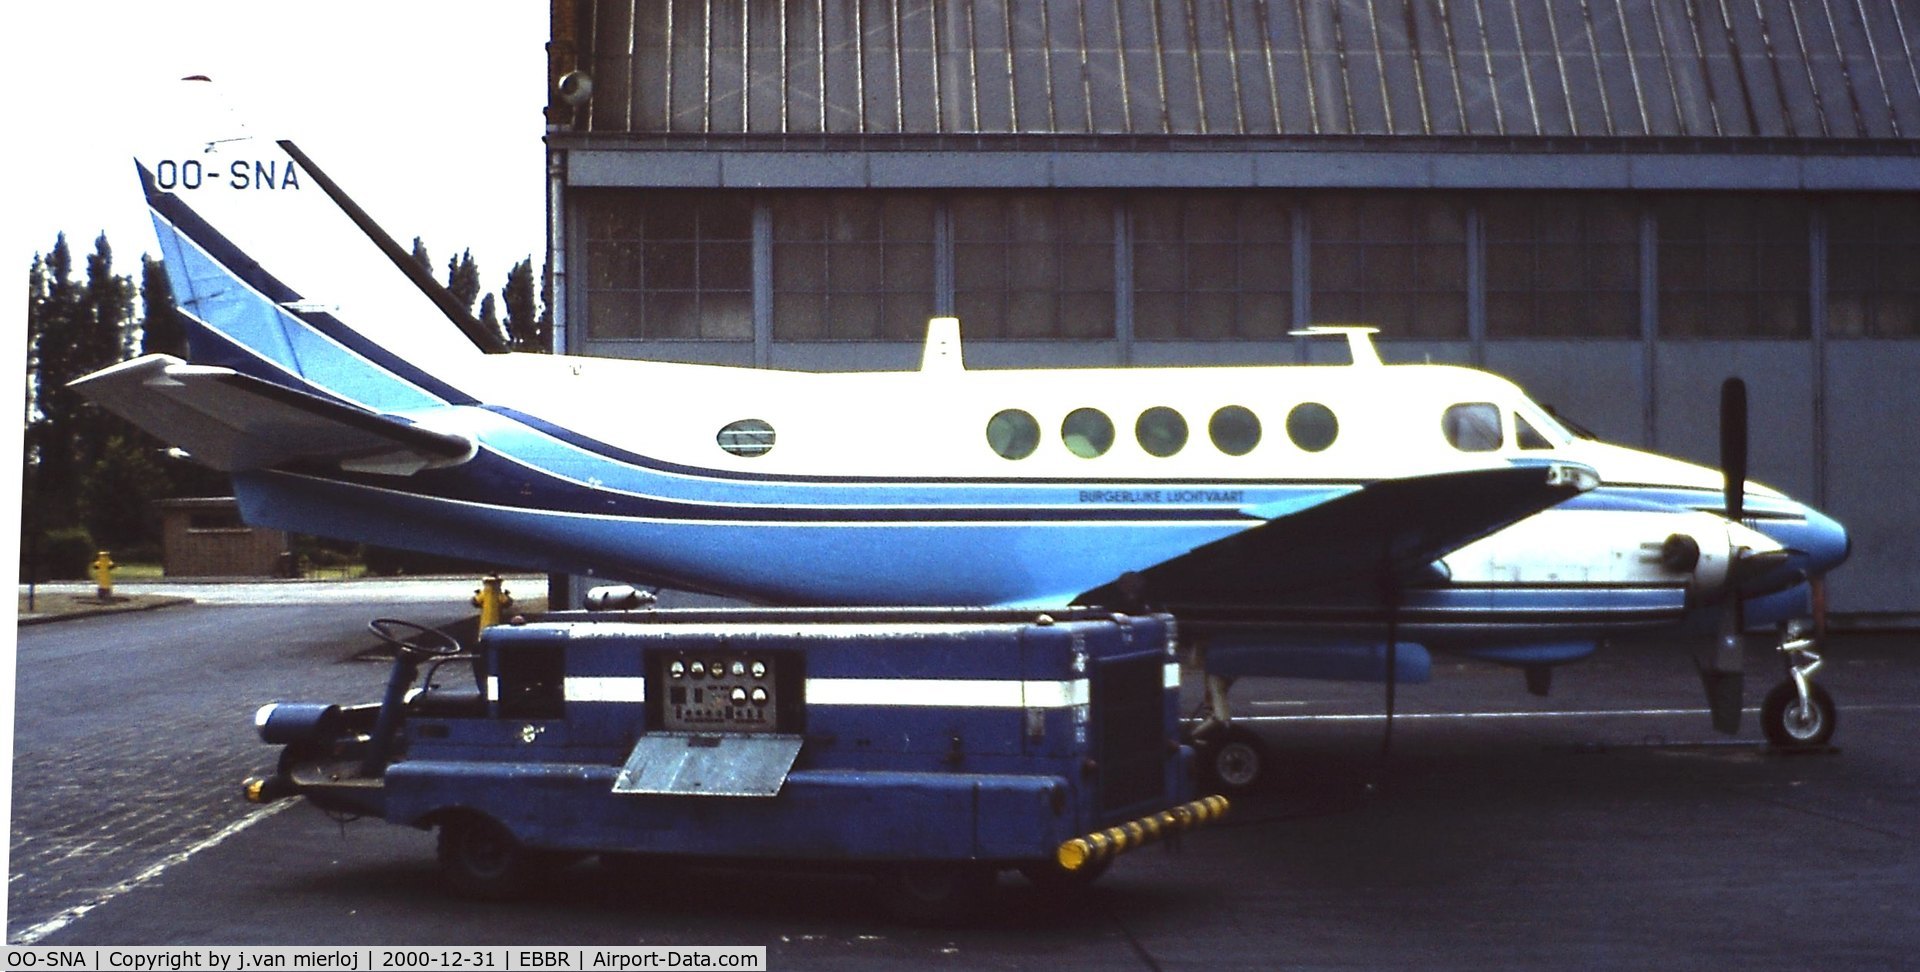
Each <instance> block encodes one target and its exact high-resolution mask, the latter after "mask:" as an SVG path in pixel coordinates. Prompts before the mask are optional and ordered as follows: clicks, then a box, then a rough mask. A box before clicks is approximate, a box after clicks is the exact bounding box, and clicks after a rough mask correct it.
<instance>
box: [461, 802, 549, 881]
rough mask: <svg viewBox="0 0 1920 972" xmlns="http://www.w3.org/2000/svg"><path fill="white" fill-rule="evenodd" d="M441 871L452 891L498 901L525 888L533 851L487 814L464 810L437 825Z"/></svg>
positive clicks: (531, 870)
mask: <svg viewBox="0 0 1920 972" xmlns="http://www.w3.org/2000/svg"><path fill="white" fill-rule="evenodd" d="M439 857H440V874H441V877H442V878H444V879H445V880H446V882H447V886H448V887H449V888H451V889H452V890H453V892H454V893H455V894H458V895H460V896H462V897H467V898H482V899H486V900H490V901H500V900H505V899H507V898H512V897H515V896H517V895H519V894H521V893H523V892H524V891H525V890H526V887H527V882H528V881H529V879H531V878H532V877H533V876H534V875H535V873H537V871H538V870H539V868H538V859H537V856H536V854H535V853H534V852H533V851H531V850H529V849H528V848H527V847H526V846H524V845H522V844H521V843H520V842H519V841H518V840H515V839H514V836H513V834H512V833H509V832H508V831H507V828H506V827H503V826H501V825H500V824H499V823H498V822H496V821H494V820H493V819H492V818H490V817H484V816H481V815H479V814H474V813H463V814H459V815H457V816H453V817H449V818H447V820H446V821H445V822H443V823H441V824H440V842H439Z"/></svg>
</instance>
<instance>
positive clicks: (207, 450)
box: [72, 354, 475, 476]
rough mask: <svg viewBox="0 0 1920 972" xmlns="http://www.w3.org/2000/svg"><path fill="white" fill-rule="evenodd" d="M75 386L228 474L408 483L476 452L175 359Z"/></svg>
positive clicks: (468, 442)
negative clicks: (315, 473)
mask: <svg viewBox="0 0 1920 972" xmlns="http://www.w3.org/2000/svg"><path fill="white" fill-rule="evenodd" d="M72 387H73V388H74V389H75V390H76V391H78V392H80V393H81V394H82V395H84V396H86V397H87V398H88V399H89V400H91V401H92V402H94V403H95V404H97V405H99V406H100V407H102V408H105V409H107V410H108V411H110V412H113V413H114V414H116V415H119V416H120V417H121V418H124V419H126V420H127V421H129V422H132V423H133V424H135V425H137V426H139V427H140V428H142V429H145V430H146V431H148V432H151V433H153V434H154V435H156V436H158V437H160V438H161V439H163V440H165V441H166V442H167V443H168V444H169V445H172V446H176V447H178V448H180V449H182V450H185V451H186V453H187V454H188V455H190V456H192V457H193V458H194V459H195V460H196V461H198V462H200V463H202V464H204V465H208V466H212V467H213V468H215V469H219V470H222V471H225V472H243V471H246V470H252V469H266V468H270V467H273V466H278V465H282V464H285V463H289V462H295V461H300V460H328V461H334V462H337V463H339V465H340V466H341V468H343V469H347V470H350V471H354V472H371V473H382V474H386V475H396V476H405V475H411V474H413V473H416V472H419V471H420V470H422V469H426V468H429V467H434V466H449V465H457V464H459V463H461V462H465V461H466V460H467V459H469V458H471V457H472V456H473V454H474V450H475V443H474V441H473V440H472V439H470V438H468V437H466V436H463V435H458V434H453V433H447V432H435V431H433V430H430V429H425V428H421V427H420V426H418V425H415V424H413V423H411V422H409V421H407V420H405V419H401V418H396V417H393V416H389V415H382V414H380V413H378V412H374V411H371V410H368V409H364V408H360V407H359V406H355V405H348V404H345V403H342V402H338V401H335V400H333V399H329V398H322V397H320V396H318V395H313V394H309V393H307V392H303V391H299V390H296V389H293V388H287V387H285V386H283V385H276V384H274V383H272V382H269V381H263V380H261V379H259V378H254V377H252V376H250V375H244V374H241V373H239V372H237V371H233V370H232V369H229V368H216V367H208V366H204V365H191V364H188V363H186V362H184V361H181V360H180V359H179V358H176V357H173V356H172V355H165V354H150V355H146V356H144V357H140V358H135V359H134V360H132V361H126V362H122V363H120V364H117V365H114V366H113V367H111V368H106V369H103V370H101V371H96V372H94V373H93V374H91V375H87V376H86V377H84V378H80V379H78V380H76V381H75V382H73V385H72Z"/></svg>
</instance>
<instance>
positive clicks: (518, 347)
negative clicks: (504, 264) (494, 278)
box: [500, 257, 546, 351]
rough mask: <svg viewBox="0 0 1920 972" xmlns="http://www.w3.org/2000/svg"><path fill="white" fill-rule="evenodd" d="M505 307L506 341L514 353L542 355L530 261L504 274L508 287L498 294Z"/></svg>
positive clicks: (517, 264) (542, 343) (543, 345)
mask: <svg viewBox="0 0 1920 972" xmlns="http://www.w3.org/2000/svg"><path fill="white" fill-rule="evenodd" d="M500 298H501V299H502V300H503V301H505V302H506V305H507V321H506V324H507V341H508V343H510V344H511V345H512V346H513V349H514V350H515V351H544V350H546V347H545V343H544V342H543V341H541V339H540V321H539V313H538V311H537V309H536V308H535V306H534V299H533V258H532V257H528V258H527V259H525V260H522V261H520V262H519V263H516V264H514V265H513V269H512V270H511V271H509V272H508V273H507V285H506V287H504V288H502V289H501V291H500Z"/></svg>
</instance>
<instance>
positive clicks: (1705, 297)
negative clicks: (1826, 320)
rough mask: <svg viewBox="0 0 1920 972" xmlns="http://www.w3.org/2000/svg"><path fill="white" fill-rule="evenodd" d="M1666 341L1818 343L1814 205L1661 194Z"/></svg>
mask: <svg viewBox="0 0 1920 972" xmlns="http://www.w3.org/2000/svg"><path fill="white" fill-rule="evenodd" d="M1651 208H1652V211H1653V214H1654V220H1655V223H1656V232H1657V235H1658V242H1657V243H1656V259H1657V260H1658V264H1659V281H1658V288H1657V289H1658V292H1657V294H1656V297H1657V299H1658V301H1659V337H1660V338H1661V339H1663V340H1664V339H1679V340H1703V339H1704V340H1728V339H1732V340H1766V339H1777V340H1799V341H1804V340H1807V339H1808V338H1810V337H1811V336H1812V333H1813V315H1812V304H1813V299H1812V290H1811V287H1812V271H1813V266H1812V264H1813V260H1812V248H1811V246H1810V245H1809V243H1808V240H1809V234H1810V232H1811V229H1810V226H1811V206H1810V204H1809V203H1808V202H1807V201H1806V200H1805V199H1804V198H1802V197H1799V196H1788V195H1785V194H1782V193H1745V192H1740V193H1698V192H1696V193H1674V194H1667V195H1661V196H1656V197H1654V198H1653V199H1652V203H1651Z"/></svg>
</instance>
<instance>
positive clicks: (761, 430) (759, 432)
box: [714, 419, 773, 458]
mask: <svg viewBox="0 0 1920 972" xmlns="http://www.w3.org/2000/svg"><path fill="white" fill-rule="evenodd" d="M714 441H715V442H718V443H719V444H720V448H721V449H723V450H725V451H727V452H730V453H732V454H734V455H736V456H747V457H749V458H751V457H753V456H764V455H766V454H767V453H769V452H772V451H773V426H771V425H768V424H767V423H765V422H763V421H761V420H759V419H741V420H740V421H738V422H729V423H727V424H726V425H725V426H724V427H722V428H721V429H720V434H719V435H716V436H714Z"/></svg>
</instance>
